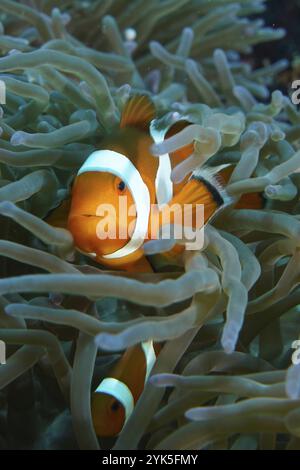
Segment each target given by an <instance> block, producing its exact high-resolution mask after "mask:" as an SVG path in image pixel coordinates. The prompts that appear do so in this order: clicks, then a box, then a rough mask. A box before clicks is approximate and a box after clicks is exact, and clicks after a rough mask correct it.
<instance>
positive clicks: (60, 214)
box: [45, 197, 71, 229]
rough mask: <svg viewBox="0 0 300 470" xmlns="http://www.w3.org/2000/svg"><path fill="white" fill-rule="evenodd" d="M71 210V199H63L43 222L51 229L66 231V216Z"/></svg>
mask: <svg viewBox="0 0 300 470" xmlns="http://www.w3.org/2000/svg"><path fill="white" fill-rule="evenodd" d="M70 208H71V197H69V198H67V199H64V200H63V201H62V202H61V203H60V204H59V206H57V207H55V209H53V210H52V211H51V212H50V213H49V214H48V215H47V217H46V219H45V222H47V224H49V225H52V226H53V227H58V228H65V229H67V228H68V227H67V224H68V215H69V212H70Z"/></svg>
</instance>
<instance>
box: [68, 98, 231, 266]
mask: <svg viewBox="0 0 300 470" xmlns="http://www.w3.org/2000/svg"><path fill="white" fill-rule="evenodd" d="M154 117H155V108H154V105H153V103H152V102H151V101H150V99H149V98H148V97H146V96H143V95H142V96H134V97H133V98H131V99H129V100H128V102H127V104H126V105H125V108H124V110H123V113H122V117H121V122H120V128H119V129H118V130H116V131H114V132H113V133H112V134H111V135H109V136H107V137H106V138H104V139H103V141H102V142H101V147H102V148H101V149H99V150H96V151H95V152H93V153H92V154H91V155H90V156H89V157H88V158H87V160H86V161H85V162H84V164H83V165H82V167H81V168H80V169H79V171H78V174H77V176H76V178H75V181H74V184H73V188H72V195H71V204H70V210H69V215H68V222H67V227H68V229H69V230H70V232H71V233H72V235H73V237H74V242H75V246H76V247H77V248H78V249H79V251H81V252H83V253H85V254H87V255H88V256H91V257H92V258H94V259H95V261H97V262H99V263H100V264H102V265H105V266H110V267H121V268H122V269H131V270H146V271H147V270H148V269H147V261H146V259H145V257H144V252H143V244H144V242H145V240H146V239H148V240H149V239H150V240H151V239H153V238H155V237H156V236H154V237H153V235H152V232H151V231H150V227H151V228H152V227H153V217H154V216H153V213H152V212H151V210H150V207H153V206H155V205H156V206H157V207H162V206H165V207H166V206H169V207H174V206H175V204H176V205H177V207H178V205H179V207H182V208H183V206H184V205H185V204H190V205H192V206H195V205H196V204H203V205H204V223H206V222H207V221H208V220H209V219H210V218H211V217H212V216H213V215H214V214H215V213H216V211H217V210H218V209H219V208H220V207H222V206H224V202H225V198H226V193H225V191H224V188H222V186H221V185H220V184H219V183H218V181H217V178H215V177H214V176H213V175H212V174H210V173H209V172H207V171H206V172H205V171H203V172H202V171H197V172H194V173H193V174H192V176H191V177H190V178H186V179H185V180H184V181H183V182H182V183H181V184H174V185H173V183H172V181H171V171H172V168H174V166H176V165H177V164H178V163H179V162H180V161H182V159H184V158H186V154H190V153H191V148H192V146H187V147H186V148H185V149H181V150H178V151H177V152H174V153H173V154H171V156H170V155H168V154H166V155H163V156H161V157H158V158H157V157H154V156H153V155H152V154H151V151H150V147H151V144H153V143H154V142H157V141H158V140H157V139H160V141H161V140H163V138H164V137H165V135H164V133H161V132H158V131H157V130H156V129H155V126H154ZM175 129H176V126H175ZM166 136H167V134H166ZM120 196H125V197H126V207H134V209H135V214H134V218H133V219H132V220H133V224H134V228H133V230H132V232H131V233H130V232H129V230H128V229H127V228H129V226H130V222H132V220H130V218H129V216H128V212H127V211H126V210H125V209H124V205H122V204H123V201H124V198H122V197H120ZM107 207H112V208H113V210H114V211H113V214H112V216H111V219H113V220H111V221H112V226H113V225H114V226H115V227H116V233H117V234H119V233H120V231H123V236H122V237H119V236H115V237H108V238H106V239H101V236H100V237H99V226H100V227H101V224H102V222H103V225H102V229H101V230H102V231H101V230H100V232H101V233H103V232H104V231H105V227H106V225H105V224H109V221H110V220H109V219H107V217H104V212H105V210H106V209H105V208H107ZM158 213H159V211H158ZM156 217H157V224H158V227H159V226H160V224H161V218H160V215H158V216H157V214H156ZM124 227H125V229H124ZM124 230H125V236H124Z"/></svg>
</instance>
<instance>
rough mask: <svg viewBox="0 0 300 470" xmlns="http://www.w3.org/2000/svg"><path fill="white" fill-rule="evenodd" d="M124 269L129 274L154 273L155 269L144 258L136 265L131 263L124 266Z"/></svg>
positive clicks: (136, 262)
mask: <svg viewBox="0 0 300 470" xmlns="http://www.w3.org/2000/svg"><path fill="white" fill-rule="evenodd" d="M123 269H125V271H127V272H129V273H130V272H134V273H153V268H152V266H151V264H150V263H149V261H148V260H147V258H146V257H145V256H143V257H142V258H140V259H138V260H137V261H135V262H134V263H129V264H126V265H124V266H123Z"/></svg>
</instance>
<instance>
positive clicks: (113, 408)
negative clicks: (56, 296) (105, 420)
mask: <svg viewBox="0 0 300 470" xmlns="http://www.w3.org/2000/svg"><path fill="white" fill-rule="evenodd" d="M119 408H120V403H119V402H118V401H117V400H115V401H114V402H113V403H112V405H111V407H110V409H111V411H114V412H116V411H118V410H119Z"/></svg>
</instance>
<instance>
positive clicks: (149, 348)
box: [142, 341, 156, 382]
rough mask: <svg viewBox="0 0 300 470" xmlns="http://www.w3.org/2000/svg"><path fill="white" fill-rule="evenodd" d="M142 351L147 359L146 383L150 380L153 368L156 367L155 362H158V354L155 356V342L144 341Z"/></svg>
mask: <svg viewBox="0 0 300 470" xmlns="http://www.w3.org/2000/svg"><path fill="white" fill-rule="evenodd" d="M142 349H143V351H144V354H145V359H146V377H145V382H146V381H147V380H148V377H149V375H150V372H151V370H152V367H153V366H154V364H155V361H156V354H155V351H154V347H153V341H144V342H143V343H142Z"/></svg>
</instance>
